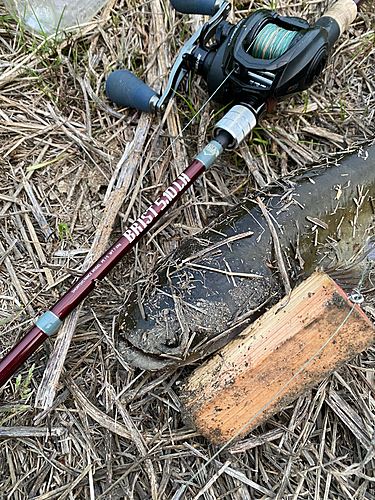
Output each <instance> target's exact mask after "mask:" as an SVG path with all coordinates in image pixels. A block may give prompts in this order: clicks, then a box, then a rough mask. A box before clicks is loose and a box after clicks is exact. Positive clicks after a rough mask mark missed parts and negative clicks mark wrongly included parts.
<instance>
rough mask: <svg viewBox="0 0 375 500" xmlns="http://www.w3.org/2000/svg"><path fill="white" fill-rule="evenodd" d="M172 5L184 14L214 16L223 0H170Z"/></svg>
mask: <svg viewBox="0 0 375 500" xmlns="http://www.w3.org/2000/svg"><path fill="white" fill-rule="evenodd" d="M170 2H171V4H172V7H173V8H174V9H176V10H177V11H178V12H181V13H182V14H202V15H204V16H213V15H214V14H216V12H217V11H218V9H219V7H220V6H221V4H222V3H223V2H222V1H221V0H170Z"/></svg>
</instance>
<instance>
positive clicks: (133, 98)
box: [105, 69, 159, 113]
mask: <svg viewBox="0 0 375 500" xmlns="http://www.w3.org/2000/svg"><path fill="white" fill-rule="evenodd" d="M105 90H106V93H107V95H108V97H109V98H110V99H111V101H113V102H115V103H116V104H117V105H119V106H124V107H127V108H135V109H139V110H140V111H146V113H151V112H153V111H155V107H156V104H157V102H158V100H159V96H158V94H157V93H156V92H155V90H152V89H151V88H150V87H149V86H148V85H146V84H145V83H144V82H142V80H140V79H139V78H138V77H137V76H135V75H134V74H133V73H131V72H130V71H127V70H125V69H118V70H116V71H114V72H113V73H111V74H110V75H109V77H108V78H107V82H106V85H105Z"/></svg>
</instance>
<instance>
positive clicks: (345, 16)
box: [323, 0, 357, 35]
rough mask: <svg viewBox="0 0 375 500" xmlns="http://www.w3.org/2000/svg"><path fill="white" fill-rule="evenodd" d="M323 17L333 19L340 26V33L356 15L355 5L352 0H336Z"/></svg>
mask: <svg viewBox="0 0 375 500" xmlns="http://www.w3.org/2000/svg"><path fill="white" fill-rule="evenodd" d="M323 17H330V18H332V19H334V20H335V21H336V22H337V24H338V25H339V27H340V35H341V34H342V33H343V32H344V31H345V30H346V29H348V28H349V26H350V25H351V24H352V22H353V21H354V19H355V18H356V17H357V5H356V3H355V2H354V0H338V2H336V3H335V4H334V5H333V6H332V7H331V8H330V9H329V10H328V11H327V12H326V13H325V14H324V16H323Z"/></svg>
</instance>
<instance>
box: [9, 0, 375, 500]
mask: <svg viewBox="0 0 375 500" xmlns="http://www.w3.org/2000/svg"><path fill="white" fill-rule="evenodd" d="M166 3H167V4H168V2H166ZM326 3H327V2H325V1H322V2H316V1H311V2H310V1H307V2H304V3H295V2H290V1H288V0H283V1H281V2H279V3H278V11H279V12H280V13H283V14H285V15H298V16H303V17H305V18H307V19H308V20H309V21H314V20H315V19H316V18H318V17H319V16H320V15H321V13H322V12H323V11H324V10H325V8H326ZM260 6H263V7H269V2H268V1H267V0H266V1H265V2H263V3H260V2H256V1H251V2H247V1H243V2H241V3H240V2H237V3H236V18H237V19H238V18H239V17H241V16H246V15H247V13H248V11H249V9H251V8H256V7H260ZM164 9H165V6H164V3H163V2H161V1H160V0H152V1H151V2H140V1H138V0H134V1H130V0H119V1H117V2H113V1H112V2H110V4H109V6H108V8H107V9H105V12H104V13H102V17H101V19H100V20H96V21H94V22H93V23H91V24H90V25H88V26H86V27H85V28H83V30H81V31H80V32H79V33H77V34H71V35H69V36H68V37H67V38H66V39H65V41H63V42H62V43H58V42H56V41H54V40H52V39H51V40H44V41H43V40H42V41H41V40H37V39H35V38H33V37H32V36H31V35H30V34H28V33H23V32H22V31H21V30H20V28H19V27H18V26H17V25H16V24H15V23H14V22H13V21H12V20H10V18H9V17H8V16H7V15H6V14H5V11H4V9H3V8H2V10H1V12H0V15H1V16H2V17H1V19H2V23H1V25H0V53H1V56H0V63H1V74H0V88H1V90H0V140H1V142H0V165H1V167H2V168H1V169H0V178H1V182H0V200H1V209H0V220H1V225H0V255H1V256H0V321H1V334H0V345H1V353H2V354H5V353H6V352H7V350H8V349H9V348H10V347H11V346H12V345H13V344H14V343H15V342H16V341H17V339H19V338H20V337H21V336H22V335H23V334H24V333H25V332H26V330H27V329H28V328H29V327H30V326H31V325H32V324H33V323H34V321H35V319H36V317H37V316H38V315H39V314H40V313H42V312H44V311H46V310H47V309H48V308H49V307H50V306H51V305H52V304H53V303H54V302H55V301H56V299H57V298H58V297H59V296H61V294H63V293H64V291H66V290H67V289H68V287H69V286H70V284H72V283H73V281H74V277H75V276H77V275H79V273H80V272H81V270H82V266H84V265H85V264H84V262H85V260H86V262H87V261H88V260H89V259H90V258H91V257H92V254H93V253H94V254H95V251H97V249H98V248H102V247H104V246H106V245H107V244H108V243H109V242H114V241H115V240H116V239H117V238H118V237H119V236H120V234H121V233H122V231H123V230H124V229H125V227H126V226H127V225H128V220H131V219H135V218H137V216H138V214H139V212H140V211H141V210H142V208H143V206H144V205H145V204H147V203H148V202H149V201H150V200H152V199H154V198H155V197H156V196H157V195H158V193H160V190H161V189H162V186H165V185H166V184H167V183H168V181H170V180H172V178H174V177H175V175H176V174H177V173H179V172H180V171H181V170H182V169H183V168H184V167H185V166H186V165H187V163H188V159H190V158H193V157H194V155H195V154H196V152H197V151H198V150H199V149H200V148H201V146H202V143H204V142H205V140H206V137H207V136H208V134H209V132H210V130H211V128H212V123H213V121H214V120H215V117H214V116H213V115H214V111H216V110H217V109H218V108H217V106H216V105H214V104H211V105H210V107H207V108H206V109H205V111H204V112H203V113H202V116H201V118H200V120H197V121H195V122H194V123H193V124H192V125H191V126H189V128H188V129H187V130H186V131H185V132H184V133H183V136H182V138H181V140H180V141H178V142H176V143H175V146H174V147H173V148H172V149H171V150H170V151H169V152H168V153H167V154H166V155H165V156H164V157H163V159H161V160H160V161H159V162H158V163H157V164H156V165H155V167H154V168H153V169H152V170H151V171H150V172H147V174H145V172H146V171H148V169H149V167H150V165H151V164H152V163H153V161H154V160H155V159H157V158H158V156H159V154H160V152H161V151H162V150H163V149H164V148H165V147H166V145H167V144H168V143H169V141H170V138H171V137H174V136H176V135H177V133H178V132H179V131H180V130H181V129H182V127H183V126H184V125H185V124H186V123H187V121H188V119H189V118H190V116H191V109H190V108H189V106H187V105H186V104H185V103H184V102H183V101H182V100H181V99H176V101H175V103H174V104H173V106H172V107H171V109H170V112H169V114H168V116H167V117H166V118H165V119H163V120H159V119H155V118H152V117H148V116H141V115H140V113H137V112H134V110H129V109H122V110H114V109H113V107H111V106H112V105H111V103H110V102H109V101H108V99H107V98H106V96H105V94H104V83H105V79H106V77H107V76H108V74H109V73H110V72H111V71H112V70H114V69H117V68H127V69H131V70H133V71H136V72H137V74H138V75H139V76H141V77H142V78H144V79H145V80H147V81H148V83H149V84H151V85H153V86H154V87H155V88H157V89H160V87H162V86H163V84H165V81H166V78H167V75H168V71H169V69H170V67H171V64H172V62H173V58H174V56H175V54H176V53H177V51H178V50H179V48H180V47H181V45H182V43H183V42H184V41H186V40H187V37H188V33H190V32H191V30H193V29H194V26H196V23H197V22H200V20H198V21H197V20H196V19H195V18H193V17H194V16H191V17H182V16H179V15H177V14H176V13H175V12H174V11H173V9H172V8H171V7H170V6H169V4H168V5H167V7H166V9H167V12H165V10H164ZM374 26H375V13H374V9H373V6H371V2H368V6H367V7H364V9H363V11H362V13H361V14H360V15H359V17H358V18H357V20H356V22H355V24H354V26H352V27H351V28H350V30H349V32H348V33H345V34H344V35H343V36H342V37H341V39H340V41H339V43H338V44H337V45H336V48H335V52H334V55H333V57H332V59H331V62H330V64H329V66H328V68H327V69H326V71H325V73H324V75H323V77H322V79H321V80H320V82H319V83H317V84H316V85H314V87H313V88H312V89H311V90H310V91H309V92H305V93H303V94H302V95H299V96H296V97H294V98H293V99H292V100H291V101H288V102H285V103H282V104H280V105H279V106H278V107H277V108H276V109H275V110H274V111H273V112H272V114H270V115H268V116H267V117H266V118H265V119H264V120H263V121H262V123H261V127H259V128H258V129H257V130H256V131H255V132H254V134H253V137H252V140H249V141H248V144H247V146H248V148H249V150H250V153H251V154H249V150H248V149H247V146H245V148H244V149H241V150H239V151H237V152H235V153H233V154H230V155H229V154H228V155H226V156H224V157H223V159H222V160H220V161H219V162H218V163H217V164H216V166H215V167H214V168H213V169H212V170H211V172H209V173H207V174H206V176H205V178H204V179H203V180H202V181H201V182H197V183H196V185H195V187H194V188H193V189H191V190H190V191H189V193H188V194H187V195H186V196H185V198H184V201H183V203H182V204H180V205H178V206H177V207H176V208H174V210H172V211H171V217H172V216H173V218H172V220H171V222H170V223H166V224H165V225H164V226H163V227H162V228H159V229H158V234H157V235H156V236H155V237H154V238H153V240H152V241H151V242H150V243H149V244H147V241H148V238H145V239H144V240H143V242H142V243H140V244H139V245H138V247H137V249H136V251H135V252H134V253H133V254H131V255H129V256H128V257H126V258H125V259H124V260H123V261H122V262H121V263H120V264H119V265H118V266H117V268H116V270H115V271H114V272H113V273H112V274H111V276H109V277H108V278H106V279H105V280H104V281H103V282H102V283H101V284H100V286H98V287H97V289H96V290H95V291H94V292H93V293H92V295H91V297H90V298H89V299H88V300H87V301H86V302H85V304H84V306H83V308H82V310H81V313H80V315H79V317H78V315H77V316H76V317H75V318H73V320H72V322H71V325H70V326H69V327H67V328H65V333H64V335H65V336H64V337H63V341H62V343H63V344H64V346H63V347H65V348H66V349H67V348H68V346H69V344H68V343H67V339H68V338H70V337H72V338H71V344H70V347H69V349H68V351H67V353H66V358H65V353H63V352H61V361H63V363H62V362H61V363H60V367H59V370H60V369H62V373H61V376H60V377H59V379H56V380H53V383H52V382H51V379H49V380H46V379H44V381H43V384H42V385H40V384H41V381H42V376H43V373H44V372H45V369H46V364H47V361H48V358H49V357H50V354H51V350H52V348H53V345H54V343H55V341H54V340H52V341H50V342H46V343H45V345H44V346H43V347H42V348H41V349H40V350H39V351H38V352H37V353H36V354H35V355H34V356H33V357H32V359H30V360H29V362H28V363H27V364H26V365H25V366H24V368H23V369H22V371H21V374H20V376H21V379H20V380H21V381H20V383H19V384H18V385H17V384H16V381H15V378H13V379H12V380H11V382H10V383H8V384H7V386H6V387H5V389H3V390H0V397H1V403H0V422H1V427H0V437H1V441H0V498H4V499H17V500H21V499H25V498H28V499H39V500H42V499H46V500H47V499H61V500H62V499H69V500H71V499H73V498H76V499H79V500H80V499H90V500H93V499H94V498H95V499H96V500H99V499H112V500H115V499H120V498H130V499H131V498H134V499H146V498H153V499H157V498H158V499H164V498H165V499H171V498H172V497H173V495H174V494H175V493H176V492H177V491H178V490H179V488H180V486H181V485H183V484H186V483H188V486H187V489H186V498H198V497H199V496H201V497H202V498H205V499H207V500H209V499H261V498H262V499H266V498H267V499H268V498H276V499H278V500H281V499H290V500H292V499H293V500H297V499H314V500H318V499H324V500H326V499H327V500H328V499H332V500H333V499H338V498H345V499H352V498H353V499H354V498H355V499H356V500H357V499H372V498H375V492H374V482H373V478H374V473H373V469H374V461H373V460H374V437H373V433H374V417H375V415H374V412H375V408H374V387H375V386H374V373H375V364H374V356H375V351H374V349H373V348H370V349H368V350H367V351H366V352H365V353H363V354H362V355H361V356H359V357H358V358H357V359H355V360H353V361H352V362H351V363H349V364H348V365H347V366H346V367H345V368H344V369H342V370H340V372H337V373H335V374H334V375H333V376H331V377H330V378H328V379H326V380H325V381H324V382H323V383H321V384H320V386H319V387H316V388H315V389H314V390H313V391H311V392H309V393H308V394H307V395H305V396H303V397H301V398H300V399H299V400H298V401H296V402H295V404H293V405H292V406H291V407H288V408H285V409H284V410H283V411H282V412H281V413H280V414H278V415H277V417H275V418H274V419H272V420H271V421H269V423H268V424H267V425H266V426H264V427H262V428H259V429H258V430H257V432H255V433H253V434H252V435H251V436H250V437H249V438H248V439H245V440H243V441H242V442H240V443H238V444H236V445H234V446H232V447H231V448H230V449H226V450H224V451H222V452H221V453H220V454H219V455H218V457H216V458H215V459H214V460H213V461H211V462H210V463H209V464H208V465H207V466H206V467H203V465H204V464H205V463H206V461H207V459H208V458H209V457H211V456H212V455H213V454H214V453H215V452H216V451H217V450H216V449H215V448H214V447H213V446H212V445H210V443H208V442H207V441H206V440H204V439H203V438H201V437H199V436H197V435H196V434H195V433H194V431H193V430H191V429H188V428H186V427H184V424H183V423H182V421H181V418H180V412H179V408H180V402H179V397H178V388H179V384H180V383H181V381H182V380H183V379H184V378H185V377H186V374H187V372H188V369H187V368H185V369H178V370H176V371H174V372H165V373H158V374H151V373H145V372H139V371H135V370H132V369H131V368H129V367H128V366H127V365H126V364H125V363H123V362H122V360H121V356H120V355H119V354H118V353H117V351H116V350H115V344H116V334H115V331H116V326H117V323H116V321H117V318H118V314H119V311H121V309H123V308H124V306H125V304H126V301H127V298H128V296H129V293H130V292H131V290H132V287H133V285H134V283H135V282H136V280H137V279H138V278H140V277H141V276H143V275H145V274H146V273H147V272H148V271H149V270H150V269H151V268H152V267H153V266H154V265H155V263H156V262H157V261H158V259H159V258H160V257H161V256H163V255H166V254H168V253H169V252H170V251H171V250H172V249H173V248H175V247H176V246H177V245H178V244H179V242H180V241H181V239H183V238H185V237H186V236H187V235H189V234H191V233H192V232H195V231H197V230H198V229H200V228H202V227H204V225H205V224H206V223H207V221H208V220H209V219H210V218H211V217H213V216H214V215H215V214H217V213H219V212H220V211H222V210H225V208H226V207H227V206H229V205H233V204H235V203H236V202H238V201H240V200H241V199H242V198H243V197H245V196H250V195H252V192H253V190H254V188H258V187H260V186H262V185H263V184H264V183H266V182H269V181H271V180H273V179H277V178H278V177H280V176H283V175H286V174H287V173H289V172H292V171H293V170H294V169H295V168H296V167H300V166H306V165H308V164H310V163H311V162H313V161H316V160H318V159H319V158H320V157H321V156H322V155H326V154H331V153H332V152H334V151H340V150H344V149H345V148H347V146H348V145H352V144H354V143H355V142H357V141H362V140H364V139H368V138H373V137H374V130H375V127H374V113H375V84H374V74H375V50H374V37H375V34H374ZM188 99H189V100H190V104H191V106H192V108H194V109H196V110H197V109H199V108H200V107H201V106H202V104H203V103H204V101H205V93H204V82H202V81H201V80H200V79H199V78H197V79H196V80H194V81H193V83H192V86H191V96H190V97H188ZM126 148H128V151H129V152H130V155H129V157H128V158H125V157H123V154H124V151H125V150H126ZM140 177H142V183H141V184H140V186H139V187H136V188H135V189H134V190H133V191H132V192H131V189H132V188H133V187H134V186H135V185H136V182H137V180H138V179H139V178H140ZM117 190H120V191H119V192H120V193H121V196H119V192H118V191H117ZM130 193H132V194H130ZM125 196H127V198H126V201H125V202H124V203H122V199H123V197H125ZM117 212H118V216H117V217H116V214H117ZM103 221H104V224H103ZM164 222H167V221H164ZM112 226H113V227H112ZM93 241H95V243H96V245H95V246H94V248H93V249H92V251H91V252H90V248H91V247H92V242H93ZM370 312H371V311H370ZM31 367H33V372H32V374H31V377H30V380H29V381H28V382H26V381H27V377H28V373H29V371H30V369H31ZM50 375H51V374H50ZM26 383H27V387H26ZM48 383H49V386H48V387H47V385H48ZM38 387H39V393H38V402H39V407H36V404H35V403H36V396H37V391H38ZM47 393H48V394H47ZM47 403H49V404H51V403H52V406H51V407H49V408H48V409H47V410H45V411H44V410H43V409H41V408H40V405H42V404H43V406H46V405H47ZM193 476H194V478H193ZM192 478H193V479H192Z"/></svg>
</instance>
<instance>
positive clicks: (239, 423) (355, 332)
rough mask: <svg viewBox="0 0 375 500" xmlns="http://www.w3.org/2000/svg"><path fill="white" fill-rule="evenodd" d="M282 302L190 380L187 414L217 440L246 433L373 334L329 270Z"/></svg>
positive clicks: (186, 390)
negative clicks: (328, 274) (286, 302)
mask: <svg viewBox="0 0 375 500" xmlns="http://www.w3.org/2000/svg"><path fill="white" fill-rule="evenodd" d="M283 302H285V299H283V300H281V302H280V303H281V304H282V303H283ZM280 303H279V304H276V305H275V306H274V307H272V308H271V309H270V310H269V311H267V312H266V313H265V314H264V315H263V316H261V317H260V318H259V319H258V320H257V321H255V322H254V323H253V324H252V325H250V326H249V327H248V328H247V329H246V330H245V331H244V332H242V333H241V334H240V335H239V336H238V337H237V338H236V339H235V340H233V341H232V342H231V343H230V344H228V345H227V346H226V347H224V349H222V350H221V351H220V352H219V354H217V355H216V356H215V357H213V358H212V359H210V360H209V361H208V362H206V363H205V364H204V365H202V366H201V367H200V368H198V369H197V370H196V371H195V372H194V373H193V374H192V375H191V377H190V378H189V379H188V381H187V383H186V384H185V388H184V392H183V393H182V399H183V403H184V412H183V413H184V415H185V418H186V420H188V421H190V422H191V421H193V423H194V425H195V427H196V428H197V430H198V431H199V432H200V433H201V434H203V435H204V436H206V437H208V438H209V439H210V440H211V441H213V442H214V443H218V444H222V443H225V442H227V441H228V440H229V439H231V438H233V437H235V436H236V437H237V436H243V435H244V434H246V433H247V432H249V431H250V430H252V429H254V428H255V427H257V426H258V425H260V424H261V423H263V422H265V421H266V420H267V419H268V418H269V417H270V416H272V415H274V414H275V413H276V412H278V411H280V410H281V409H282V408H284V407H285V406H287V405H288V404H290V403H291V402H292V401H294V400H295V399H296V398H298V397H299V396H300V395H301V394H303V393H304V392H305V391H306V390H308V389H310V388H311V387H313V386H315V385H316V384H317V383H318V382H319V381H321V380H322V379H323V378H324V377H326V376H327V375H328V374H329V373H330V372H332V371H333V370H335V369H336V368H337V367H339V366H340V365H342V364H343V363H345V362H346V361H348V360H349V359H351V358H352V357H353V356H355V355H356V354H357V353H359V352H361V351H363V350H364V349H366V347H368V346H369V345H370V344H371V343H372V342H373V339H374V329H373V326H372V323H371V322H370V320H369V319H368V318H367V316H366V315H365V314H364V312H363V311H362V310H361V309H360V307H359V306H358V305H356V306H355V308H354V310H353V311H351V309H352V307H353V305H352V303H351V302H350V301H349V300H348V299H347V296H346V294H345V292H343V291H342V289H341V288H340V287H339V286H338V285H337V284H336V283H335V282H334V281H333V280H332V279H331V278H330V277H329V276H327V275H326V274H323V273H320V272H316V273H314V274H313V275H312V276H310V278H308V279H307V280H306V281H304V282H303V283H302V284H301V285H299V286H298V287H297V288H296V289H295V290H293V292H292V293H291V296H290V301H289V303H288V304H287V305H286V306H285V307H283V308H280ZM350 311H351V313H350V314H349V312H350ZM335 332H337V333H336V334H335V336H334V338H331V337H332V334H334V333H335ZM325 344H326V345H325ZM323 345H325V347H324V349H321V348H322V346H323ZM320 349H321V350H320ZM318 351H319V354H318V355H316V353H317V352H318ZM308 360H311V361H310V362H309V363H308V364H306V362H307V361H308ZM249 422H250V423H249ZM248 423H249V425H247V424H248ZM244 426H246V428H244Z"/></svg>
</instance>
